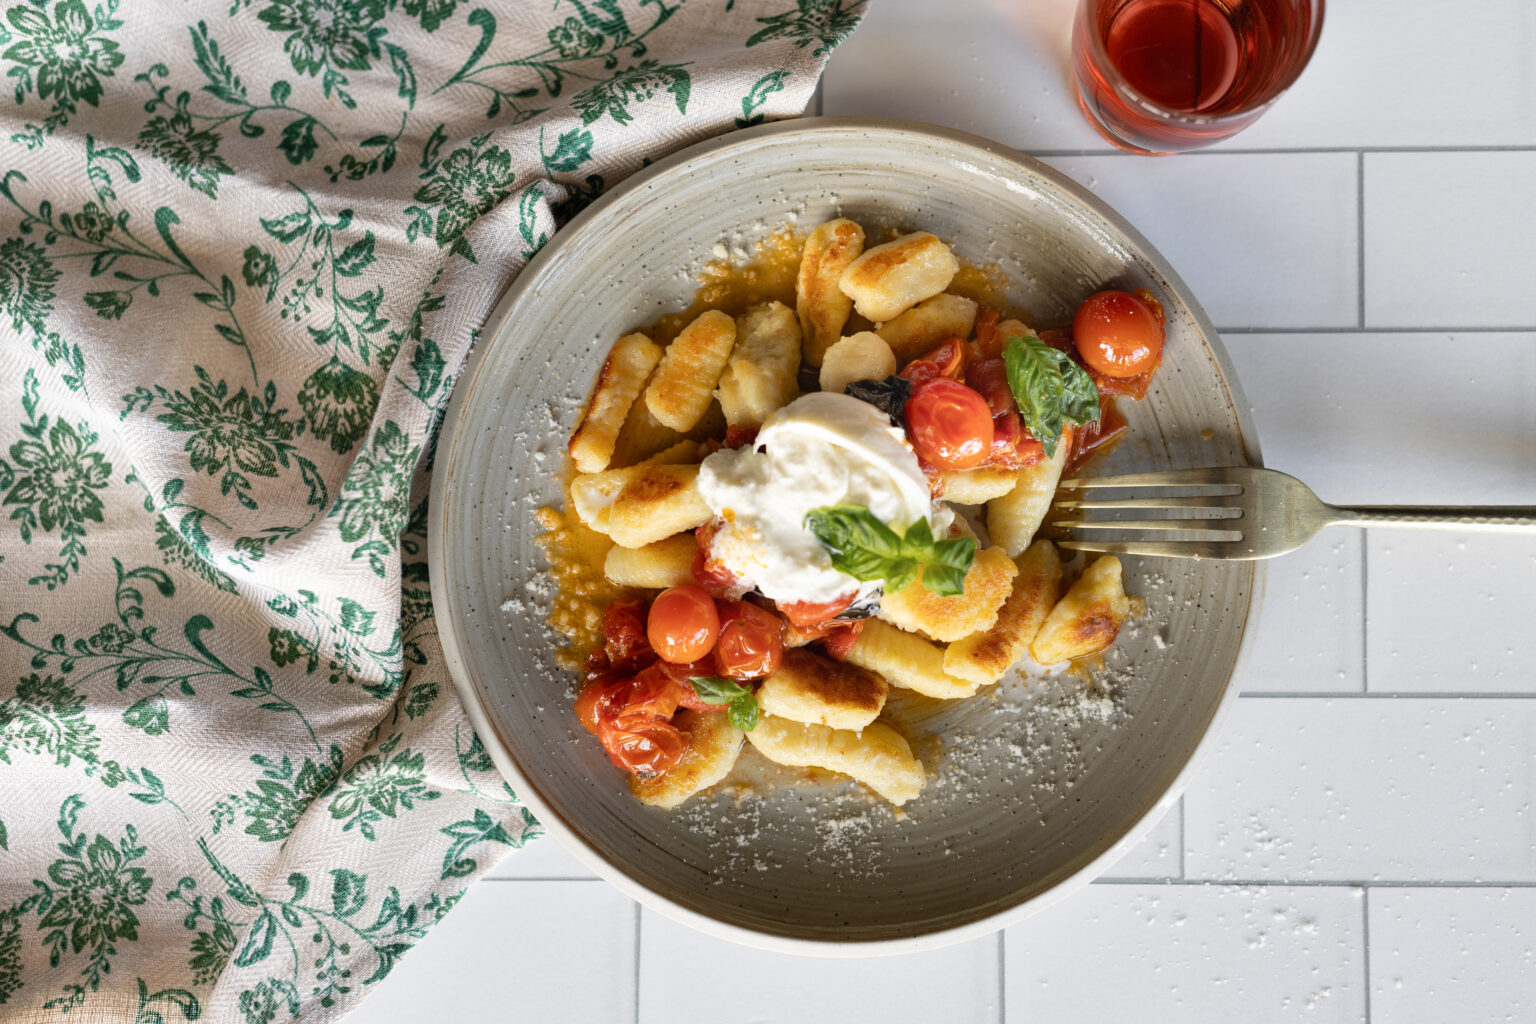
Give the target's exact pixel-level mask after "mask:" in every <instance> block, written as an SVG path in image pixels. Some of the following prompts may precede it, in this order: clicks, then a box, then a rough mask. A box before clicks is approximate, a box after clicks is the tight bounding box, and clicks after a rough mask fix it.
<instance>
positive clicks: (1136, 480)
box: [1058, 466, 1250, 493]
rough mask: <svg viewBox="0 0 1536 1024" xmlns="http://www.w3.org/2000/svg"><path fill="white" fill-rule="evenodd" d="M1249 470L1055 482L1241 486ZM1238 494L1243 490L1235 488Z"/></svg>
mask: <svg viewBox="0 0 1536 1024" xmlns="http://www.w3.org/2000/svg"><path fill="white" fill-rule="evenodd" d="M1249 478H1250V471H1249V470H1248V469H1247V468H1246V467H1242V466H1228V467H1220V468H1215V469H1175V470H1169V471H1168V472H1164V473H1128V474H1126V475H1124V476H1103V477H1078V478H1076V479H1073V480H1063V481H1061V483H1060V484H1059V485H1058V486H1060V487H1063V488H1070V489H1072V490H1093V489H1098V488H1104V487H1208V486H1213V485H1222V486H1227V487H1238V488H1241V487H1242V486H1243V485H1244V484H1246V483H1247V482H1248V481H1249ZM1237 493H1242V492H1241V491H1238V492H1237Z"/></svg>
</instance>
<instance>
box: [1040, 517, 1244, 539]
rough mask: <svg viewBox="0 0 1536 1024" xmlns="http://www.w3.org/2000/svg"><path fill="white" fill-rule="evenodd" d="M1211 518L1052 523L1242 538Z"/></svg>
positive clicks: (1060, 526)
mask: <svg viewBox="0 0 1536 1024" xmlns="http://www.w3.org/2000/svg"><path fill="white" fill-rule="evenodd" d="M1221 521H1222V520H1210V519H1097V520H1094V519H1058V520H1056V521H1055V522H1053V523H1052V524H1051V525H1052V526H1054V527H1056V528H1058V529H1062V530H1068V529H1075V530H1162V531H1175V532H1180V533H1199V534H1205V535H1206V536H1202V537H1199V538H1192V539H1198V540H1242V539H1243V534H1242V532H1241V531H1239V530H1223V529H1219V528H1217V527H1214V526H1207V525H1205V524H1206V523H1211V522H1221Z"/></svg>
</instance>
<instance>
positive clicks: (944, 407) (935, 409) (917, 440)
mask: <svg viewBox="0 0 1536 1024" xmlns="http://www.w3.org/2000/svg"><path fill="white" fill-rule="evenodd" d="M904 412H905V416H906V420H907V436H908V438H909V439H910V440H911V441H912V447H913V448H915V449H916V450H917V454H918V457H919V458H921V459H923V460H924V461H926V462H929V463H931V464H932V465H935V466H938V467H939V468H940V469H971V468H974V467H976V466H979V465H981V464H982V463H983V462H985V461H987V455H988V454H989V453H990V452H991V450H992V436H993V435H992V410H991V409H989V408H988V407H987V400H986V399H985V398H983V397H981V395H980V393H978V392H976V391H974V390H972V389H971V388H968V387H966V386H965V385H964V384H961V383H960V382H959V381H957V380H950V379H948V378H938V379H935V380H931V381H929V382H928V383H926V384H922V385H920V386H919V387H918V388H917V390H916V391H914V392H913V393H912V397H911V398H909V399H907V405H906V409H905V410H904Z"/></svg>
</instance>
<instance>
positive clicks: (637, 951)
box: [635, 903, 640, 1024]
mask: <svg viewBox="0 0 1536 1024" xmlns="http://www.w3.org/2000/svg"><path fill="white" fill-rule="evenodd" d="M635 1024H640V904H639V903H636V904H635Z"/></svg>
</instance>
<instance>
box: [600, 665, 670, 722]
mask: <svg viewBox="0 0 1536 1024" xmlns="http://www.w3.org/2000/svg"><path fill="white" fill-rule="evenodd" d="M667 664H668V663H667V662H664V661H658V662H657V663H656V664H654V665H652V666H651V667H650V668H647V669H644V670H642V671H641V673H640V674H639V675H637V676H635V678H634V679H633V680H631V682H630V686H629V693H627V694H625V696H624V702H623V705H622V706H621V707H619V709H618V713H617V714H616V715H614V716H613V717H614V718H616V719H617V720H618V721H620V722H621V723H622V722H625V721H639V720H641V719H646V718H660V719H664V720H669V719H671V717H672V716H673V715H675V714H677V705H678V697H679V696H680V695H679V693H678V681H677V679H675V678H674V677H673V675H672V673H671V672H670V671H668V670H667V668H666V667H665V666H666V665H667ZM683 678H685V679H686V678H687V676H684V677H683ZM684 685H685V686H686V685H687V684H686V683H685V684H684ZM599 717H601V716H599Z"/></svg>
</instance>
